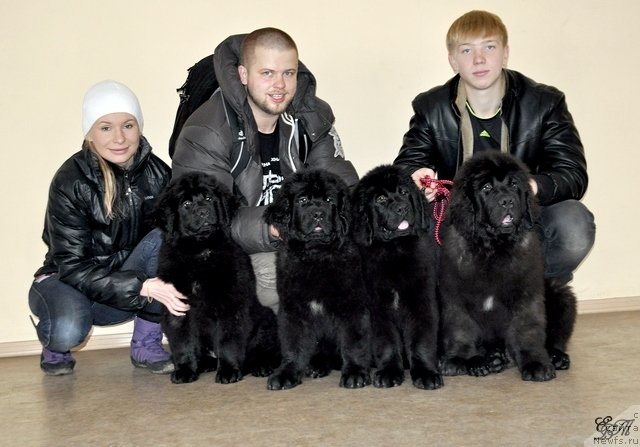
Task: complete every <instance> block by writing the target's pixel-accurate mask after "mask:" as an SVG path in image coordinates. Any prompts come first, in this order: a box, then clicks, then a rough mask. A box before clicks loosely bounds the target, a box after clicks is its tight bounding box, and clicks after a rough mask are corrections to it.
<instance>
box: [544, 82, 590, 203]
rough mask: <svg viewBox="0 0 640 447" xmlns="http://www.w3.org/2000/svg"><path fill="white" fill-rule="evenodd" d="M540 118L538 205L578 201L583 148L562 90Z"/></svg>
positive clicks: (582, 186) (583, 172)
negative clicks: (571, 200) (570, 200)
mask: <svg viewBox="0 0 640 447" xmlns="http://www.w3.org/2000/svg"><path fill="white" fill-rule="evenodd" d="M554 96H555V100H554V101H553V102H551V106H550V108H548V111H547V113H546V114H545V116H544V117H543V121H542V123H541V124H542V137H541V146H542V147H541V148H540V153H541V157H540V162H539V166H538V169H537V172H536V173H535V175H534V178H535V180H536V182H537V183H538V199H539V201H540V204H541V205H549V204H552V203H556V202H559V201H562V200H567V199H576V200H580V199H581V198H582V196H583V195H584V193H585V192H586V190H587V185H588V180H589V179H588V176H587V162H586V159H585V156H584V148H583V146H582V142H581V140H580V136H579V134H578V130H577V129H576V127H575V125H574V123H573V118H572V116H571V114H570V113H569V110H568V108H567V103H566V100H565V97H564V95H563V94H562V93H559V94H556V95H554Z"/></svg>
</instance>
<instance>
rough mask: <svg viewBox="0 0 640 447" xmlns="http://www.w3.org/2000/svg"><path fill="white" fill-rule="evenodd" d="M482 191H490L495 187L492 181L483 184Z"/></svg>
mask: <svg viewBox="0 0 640 447" xmlns="http://www.w3.org/2000/svg"><path fill="white" fill-rule="evenodd" d="M481 189H482V192H489V191H491V190H492V189H493V185H492V184H491V183H485V184H484V185H482V188H481Z"/></svg>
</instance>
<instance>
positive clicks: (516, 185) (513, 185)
mask: <svg viewBox="0 0 640 447" xmlns="http://www.w3.org/2000/svg"><path fill="white" fill-rule="evenodd" d="M509 186H511V187H512V188H516V189H517V188H518V182H517V181H515V180H511V182H510V183H509Z"/></svg>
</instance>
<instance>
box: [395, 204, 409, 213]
mask: <svg viewBox="0 0 640 447" xmlns="http://www.w3.org/2000/svg"><path fill="white" fill-rule="evenodd" d="M408 210H409V206H408V205H407V204H402V205H397V206H396V213H397V214H398V215H400V216H405V215H406V214H407V211H408Z"/></svg>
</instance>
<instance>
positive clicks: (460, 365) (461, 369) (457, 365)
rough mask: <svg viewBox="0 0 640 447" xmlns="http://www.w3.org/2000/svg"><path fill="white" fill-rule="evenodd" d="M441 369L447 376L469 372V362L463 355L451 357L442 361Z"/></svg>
mask: <svg viewBox="0 0 640 447" xmlns="http://www.w3.org/2000/svg"><path fill="white" fill-rule="evenodd" d="M440 371H442V374H443V375H445V376H459V375H461V374H467V362H466V361H465V359H463V358H462V357H451V358H450V359H446V360H443V361H442V363H441V365H440Z"/></svg>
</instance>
